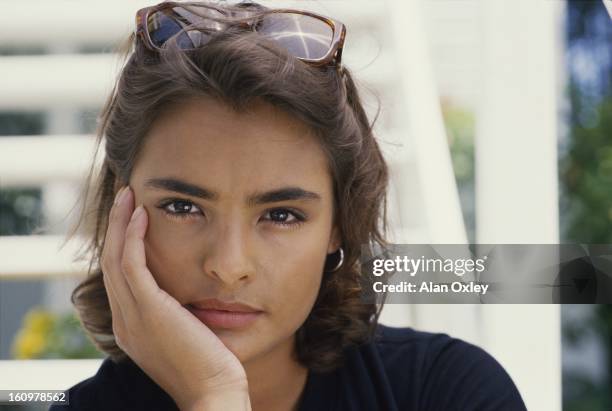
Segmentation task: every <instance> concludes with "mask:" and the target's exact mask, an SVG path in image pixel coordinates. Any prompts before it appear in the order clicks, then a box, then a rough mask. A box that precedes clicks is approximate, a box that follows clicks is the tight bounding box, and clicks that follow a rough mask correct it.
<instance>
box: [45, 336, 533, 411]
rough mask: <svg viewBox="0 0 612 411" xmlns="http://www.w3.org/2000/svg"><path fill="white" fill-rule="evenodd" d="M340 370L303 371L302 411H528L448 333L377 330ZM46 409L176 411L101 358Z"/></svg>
mask: <svg viewBox="0 0 612 411" xmlns="http://www.w3.org/2000/svg"><path fill="white" fill-rule="evenodd" d="M345 358H346V361H345V364H344V365H343V366H342V367H340V368H338V369H336V370H335V371H333V372H329V373H313V372H309V374H308V377H307V380H306V386H305V388H304V392H303V396H302V400H301V403H300V408H299V410H300V411H328V410H329V411H331V410H333V411H337V410H347V411H348V410H350V411H360V410H363V411H375V410H381V411H396V410H397V411H399V410H402V411H404V410H405V411H419V410H422V411H453V410H462V411H467V410H473V411H494V410H495V411H526V408H525V404H524V403H523V400H522V398H521V395H520V394H519V392H518V390H517V389H516V386H515V385H514V383H513V382H512V380H511V378H510V376H509V375H508V373H507V372H506V371H505V370H504V369H503V368H502V366H501V365H500V364H499V363H498V362H497V361H496V360H495V359H494V358H493V357H492V356H491V355H490V354H488V353H487V352H486V351H484V350H483V349H481V348H479V347H477V346H475V345H473V344H470V343H467V342H465V341H463V340H460V339H457V338H452V337H450V336H448V335H447V334H442V333H429V332H423V331H416V330H414V329H412V328H397V327H388V326H384V325H379V326H378V328H377V331H376V334H375V336H374V339H373V341H370V342H368V343H365V344H362V345H361V346H359V347H352V348H350V349H347V351H346V357H345ZM68 392H69V401H70V405H69V406H59V405H53V406H51V408H50V410H49V411H69V410H79V411H85V410H87V411H97V410H100V411H102V410H104V411H107V410H113V411H122V410H125V411H138V410H146V411H156V410H160V411H161V410H164V411H170V410H172V411H176V410H177V409H178V408H177V407H176V405H175V403H174V401H173V400H172V398H171V397H170V396H169V395H168V394H167V393H166V392H165V391H163V390H162V389H161V388H160V387H159V386H158V385H157V384H156V383H155V382H154V381H153V380H151V379H150V378H149V377H148V375H146V374H145V373H144V372H143V371H142V370H141V369H140V368H139V367H138V366H137V365H136V364H135V363H134V362H132V361H131V360H129V359H128V360H127V361H124V362H120V363H114V362H112V361H111V360H110V358H106V359H105V360H104V362H103V363H102V365H101V366H100V369H99V370H98V372H97V373H96V375H94V376H93V377H91V378H88V379H86V380H84V381H81V382H80V383H78V384H76V385H74V386H73V387H71V388H70V389H69V390H68Z"/></svg>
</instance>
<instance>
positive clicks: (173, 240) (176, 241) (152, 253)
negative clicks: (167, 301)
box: [145, 217, 193, 296]
mask: <svg viewBox="0 0 612 411" xmlns="http://www.w3.org/2000/svg"><path fill="white" fill-rule="evenodd" d="M160 220H161V221H160ZM185 237H186V236H185V233H184V230H183V231H181V230H177V229H173V227H172V224H169V223H168V222H165V221H163V219H161V218H156V217H150V218H149V227H148V229H147V234H146V237H145V250H146V255H147V267H148V268H149V270H150V271H151V273H152V274H153V277H154V278H155V280H156V281H157V284H158V285H159V287H160V288H161V289H163V290H165V291H167V292H168V293H170V294H171V295H174V296H177V295H181V292H180V288H181V286H182V285H185V284H188V283H189V282H188V281H185V280H186V278H185V273H189V272H190V270H188V269H187V267H186V264H187V262H188V261H190V253H191V252H192V251H191V249H192V248H193V246H191V245H190V242H189V241H188V239H187V238H185Z"/></svg>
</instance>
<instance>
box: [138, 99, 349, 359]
mask: <svg viewBox="0 0 612 411" xmlns="http://www.w3.org/2000/svg"><path fill="white" fill-rule="evenodd" d="M130 185H131V187H132V189H133V190H134V193H135V200H136V204H140V203H142V204H144V206H145V208H146V210H147V212H148V215H149V227H148V230H147V234H146V237H145V247H146V256H147V264H148V267H149V269H150V271H151V272H152V273H153V275H154V277H155V279H156V280H157V283H158V285H159V286H160V288H162V289H164V290H165V291H167V292H168V293H169V294H171V295H172V296H174V297H175V298H176V299H177V300H178V301H179V302H180V303H181V304H183V305H185V306H187V304H189V303H192V302H196V301H200V300H203V299H206V298H217V299H220V300H224V301H238V302H241V303H245V304H248V305H250V306H252V307H254V308H257V309H260V310H262V311H263V313H262V314H261V315H259V316H258V318H257V319H256V320H255V321H254V322H252V323H251V324H249V325H247V326H245V327H239V328H222V327H216V328H213V327H211V329H212V330H213V331H214V332H215V334H216V335H217V336H218V337H219V338H220V339H221V340H222V341H223V342H224V343H225V345H226V346H227V347H228V348H229V349H230V350H231V351H232V352H233V353H234V354H235V355H236V356H237V357H238V358H239V360H240V361H242V362H246V361H249V360H251V359H254V358H256V357H258V356H260V355H263V354H266V353H269V352H271V351H272V350H273V349H275V348H278V347H280V346H281V344H292V343H293V335H294V333H295V331H296V330H297V329H298V328H299V327H300V325H301V324H302V323H303V322H304V321H305V319H306V317H307V316H308V314H309V313H310V311H311V309H312V307H313V305H314V302H315V299H316V297H317V294H318V291H319V287H320V284H321V277H322V273H323V266H324V263H325V259H326V257H327V254H328V253H332V252H335V251H336V250H337V248H338V247H339V245H340V242H339V237H338V235H337V230H336V229H334V228H333V221H332V220H333V219H332V211H333V194H332V193H333V192H332V178H331V175H330V173H329V168H328V164H327V159H326V157H325V155H324V152H323V151H322V148H321V146H320V143H319V142H318V141H317V139H316V138H315V136H313V135H312V134H311V133H310V132H309V129H308V128H307V126H306V125H305V124H303V123H302V122H300V121H299V120H297V119H296V118H293V117H292V116H290V115H288V114H286V113H285V112H283V111H281V110H279V109H276V108H274V107H273V106H272V105H269V104H267V103H264V102H258V103H257V104H254V105H253V106H251V109H250V110H249V112H248V113H242V114H237V113H236V112H234V111H232V110H231V109H230V108H228V107H227V106H225V105H223V104H221V103H219V102H218V101H215V100H212V99H192V100H188V101H186V102H184V103H182V104H180V105H176V106H173V107H172V108H171V109H169V110H167V111H166V112H164V113H163V114H161V115H160V116H159V117H158V118H157V119H156V120H155V122H154V123H153V124H152V127H151V129H150V131H149V133H148V134H147V136H146V138H145V144H144V146H143V148H142V150H141V152H140V154H139V157H138V159H137V161H136V164H135V167H134V170H133V173H132V176H131V178H130ZM300 190H302V191H300ZM285 346H286V345H285Z"/></svg>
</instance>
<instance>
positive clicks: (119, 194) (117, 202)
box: [115, 186, 125, 205]
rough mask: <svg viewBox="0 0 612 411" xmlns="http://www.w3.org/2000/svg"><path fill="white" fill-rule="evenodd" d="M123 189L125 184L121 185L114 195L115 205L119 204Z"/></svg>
mask: <svg viewBox="0 0 612 411" xmlns="http://www.w3.org/2000/svg"><path fill="white" fill-rule="evenodd" d="M124 190H125V186H123V187H121V188H120V189H119V191H117V194H116V195H115V205H117V204H119V202H120V200H121V194H122V193H123V191H124Z"/></svg>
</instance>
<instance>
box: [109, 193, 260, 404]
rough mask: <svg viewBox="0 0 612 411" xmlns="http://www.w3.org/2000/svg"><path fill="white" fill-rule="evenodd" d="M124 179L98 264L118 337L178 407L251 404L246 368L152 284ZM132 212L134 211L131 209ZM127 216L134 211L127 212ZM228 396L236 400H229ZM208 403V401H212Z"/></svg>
mask: <svg viewBox="0 0 612 411" xmlns="http://www.w3.org/2000/svg"><path fill="white" fill-rule="evenodd" d="M133 208H134V195H133V193H132V190H131V189H130V188H129V186H126V187H124V188H123V189H122V190H120V191H119V193H118V195H117V199H116V200H115V204H114V205H113V207H112V209H111V212H110V217H109V224H108V230H107V232H106V239H105V243H104V250H103V251H102V260H101V267H102V271H103V273H104V275H103V277H104V286H105V287H106V292H107V294H108V299H109V302H110V307H111V312H112V317H113V334H114V335H115V341H116V343H117V345H118V346H119V347H120V348H121V349H122V350H123V351H124V352H125V353H126V354H127V355H128V356H129V357H130V358H131V359H132V360H133V361H134V362H135V363H136V364H138V366H139V367H140V368H142V369H143V370H144V371H145V372H146V373H147V374H148V375H149V376H150V377H151V378H152V379H153V380H154V381H155V382H156V383H157V384H158V385H159V386H160V387H162V388H163V389H164V390H165V391H166V392H167V393H168V394H169V395H170V396H171V397H172V398H173V399H174V401H175V402H176V403H177V405H178V406H179V408H180V409H181V410H188V411H192V410H196V409H198V410H200V409H202V408H203V407H205V408H206V410H207V411H208V410H214V409H215V407H214V406H213V404H225V405H224V406H223V409H224V410H225V409H227V410H232V411H233V410H236V411H238V410H250V402H249V398H248V385H247V379H246V373H245V371H244V368H243V367H242V364H241V363H240V361H239V360H238V358H236V356H235V355H234V354H233V353H232V352H231V351H230V350H229V349H227V347H225V345H224V344H223V342H222V341H221V340H220V339H219V338H218V337H217V336H216V335H215V334H214V333H213V332H212V331H211V330H210V329H209V328H208V327H207V326H206V325H204V324H203V323H202V322H200V321H199V320H198V319H197V318H196V317H195V316H193V315H192V314H191V313H190V312H189V311H188V310H187V309H186V308H185V307H183V306H182V305H181V304H180V303H179V302H178V301H177V300H176V299H174V298H173V297H172V296H171V295H170V294H168V293H166V292H165V291H164V290H162V289H160V288H159V286H158V285H157V283H156V281H155V279H154V278H153V275H152V274H151V272H150V271H149V269H148V268H147V265H146V257H145V247H144V236H145V233H146V230H147V224H148V216H147V212H146V210H145V209H144V207H142V206H141V207H139V208H138V209H136V210H135V212H134V213H133V212H132V210H133ZM132 215H133V217H132ZM130 218H131V219H130ZM230 403H233V404H236V405H235V406H232V407H231V408H228V407H227V406H229V405H230ZM209 405H210V406H209Z"/></svg>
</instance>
